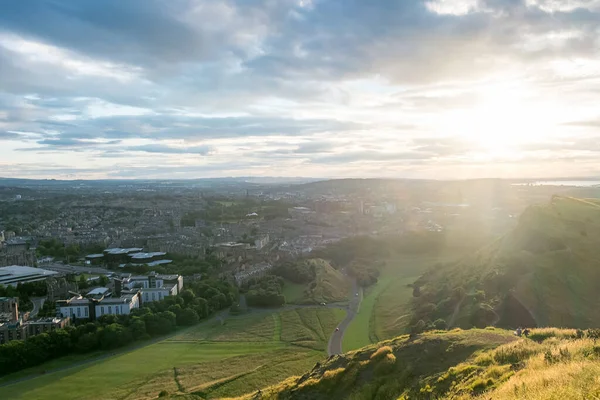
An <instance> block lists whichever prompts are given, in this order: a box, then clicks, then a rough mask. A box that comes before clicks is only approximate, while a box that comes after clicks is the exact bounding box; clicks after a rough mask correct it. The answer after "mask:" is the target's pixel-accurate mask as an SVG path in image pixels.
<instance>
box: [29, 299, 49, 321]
mask: <svg viewBox="0 0 600 400" xmlns="http://www.w3.org/2000/svg"><path fill="white" fill-rule="evenodd" d="M45 301H46V298H45V297H32V298H31V302H32V303H33V310H31V312H30V313H29V318H35V317H36V316H37V315H38V314H39V312H40V310H41V309H42V307H43V306H44V302H45Z"/></svg>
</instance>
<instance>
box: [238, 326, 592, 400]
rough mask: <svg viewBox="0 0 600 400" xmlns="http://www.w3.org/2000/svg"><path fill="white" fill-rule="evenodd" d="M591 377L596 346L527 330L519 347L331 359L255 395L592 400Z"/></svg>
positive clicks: (411, 342)
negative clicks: (526, 335) (529, 335)
mask: <svg viewBox="0 0 600 400" xmlns="http://www.w3.org/2000/svg"><path fill="white" fill-rule="evenodd" d="M599 373H600V346H598V345H597V344H596V343H595V342H594V341H593V340H590V339H586V338H583V339H577V338H576V335H575V331H574V330H560V329H552V328H547V329H534V330H533V331H532V335H531V337H530V339H526V338H516V337H515V336H513V335H512V334H511V332H508V331H503V330H500V329H493V328H488V329H483V330H482V329H473V330H467V331H462V330H460V329H457V330H453V331H450V332H441V331H437V332H428V333H425V334H421V335H418V336H416V337H415V338H413V339H410V338H408V337H407V336H404V337H399V338H396V339H393V340H388V341H385V342H381V343H379V344H378V345H376V346H369V347H365V348H363V349H360V350H358V351H354V352H350V353H348V354H345V355H342V356H337V357H334V358H332V359H329V360H327V361H325V362H324V363H323V364H317V365H315V366H314V367H313V369H312V370H311V371H309V372H306V373H305V374H304V375H302V376H299V377H291V378H288V379H287V380H285V381H283V382H281V383H279V384H278V385H275V386H272V387H269V388H265V389H263V390H262V397H261V399H264V400H268V399H278V400H284V399H311V400H320V399H323V400H324V399H332V398H335V399H351V400H362V399H369V400H371V399H381V400H384V399H402V400H404V399H463V400H466V399H479V400H484V399H495V400H513V399H514V400H517V399H530V400H543V399H544V400H545V399H557V400H558V399H561V400H563V399H564V400H571V399H573V400H575V399H584V398H585V399H592V398H598V396H599V395H600V381H599V380H598V379H597V376H598V374H599ZM251 398H253V397H252V396H246V397H243V399H251ZM240 399H242V398H240Z"/></svg>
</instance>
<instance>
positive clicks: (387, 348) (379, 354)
mask: <svg viewBox="0 0 600 400" xmlns="http://www.w3.org/2000/svg"><path fill="white" fill-rule="evenodd" d="M391 352H392V348H391V347H390V346H381V347H380V348H378V349H377V351H376V352H375V353H373V354H371V357H370V358H371V360H377V359H380V358H382V357H384V356H385V355H386V354H389V353H391ZM394 361H395V357H394Z"/></svg>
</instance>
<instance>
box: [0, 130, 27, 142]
mask: <svg viewBox="0 0 600 400" xmlns="http://www.w3.org/2000/svg"><path fill="white" fill-rule="evenodd" d="M21 138H22V136H21V135H20V134H18V133H16V132H6V131H0V140H18V139H21Z"/></svg>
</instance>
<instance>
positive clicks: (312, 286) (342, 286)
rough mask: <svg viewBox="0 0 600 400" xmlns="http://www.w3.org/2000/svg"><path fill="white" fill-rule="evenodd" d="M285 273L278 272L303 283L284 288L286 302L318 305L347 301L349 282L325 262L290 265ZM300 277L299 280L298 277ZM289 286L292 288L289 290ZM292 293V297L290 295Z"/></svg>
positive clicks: (313, 261) (314, 261)
mask: <svg viewBox="0 0 600 400" xmlns="http://www.w3.org/2000/svg"><path fill="white" fill-rule="evenodd" d="M285 269H286V271H284V272H281V271H280V272H279V273H280V275H281V276H284V277H290V276H292V277H295V278H298V280H299V281H301V282H304V283H298V284H292V285H289V284H288V287H287V288H285V287H284V293H285V294H286V301H288V302H290V300H292V301H291V302H292V303H295V304H320V303H323V302H325V303H334V302H342V301H347V300H348V296H349V294H350V281H349V280H348V278H347V277H346V276H344V274H343V273H341V272H340V271H338V270H336V269H335V268H333V267H332V266H331V264H329V263H328V262H327V261H325V260H323V259H320V258H313V259H308V260H302V261H298V262H295V263H291V264H289V265H286V266H285ZM300 275H302V276H301V278H300V277H299V276H300ZM290 286H292V287H291V288H290ZM292 292H293V295H290V293H292Z"/></svg>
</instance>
